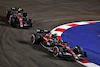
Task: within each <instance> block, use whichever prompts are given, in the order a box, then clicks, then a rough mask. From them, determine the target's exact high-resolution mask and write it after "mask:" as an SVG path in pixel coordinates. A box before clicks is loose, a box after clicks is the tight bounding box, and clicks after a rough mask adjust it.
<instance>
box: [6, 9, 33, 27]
mask: <svg viewBox="0 0 100 67" xmlns="http://www.w3.org/2000/svg"><path fill="white" fill-rule="evenodd" d="M6 18H7V20H8V25H11V26H12V27H20V28H23V27H32V23H33V21H32V20H31V19H28V17H27V13H23V9H22V8H14V7H12V8H11V11H6Z"/></svg>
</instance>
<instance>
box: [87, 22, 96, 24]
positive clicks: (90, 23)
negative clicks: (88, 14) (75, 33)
mask: <svg viewBox="0 0 100 67" xmlns="http://www.w3.org/2000/svg"><path fill="white" fill-rule="evenodd" d="M87 23H89V24H95V23H96V22H87Z"/></svg>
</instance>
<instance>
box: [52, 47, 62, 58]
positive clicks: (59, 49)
mask: <svg viewBox="0 0 100 67" xmlns="http://www.w3.org/2000/svg"><path fill="white" fill-rule="evenodd" d="M62 52H63V48H62V47H61V46H55V47H54V48H53V55H54V56H55V57H62V56H63V53H62Z"/></svg>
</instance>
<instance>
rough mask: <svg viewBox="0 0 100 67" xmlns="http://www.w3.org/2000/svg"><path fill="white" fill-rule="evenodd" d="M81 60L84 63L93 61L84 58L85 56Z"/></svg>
mask: <svg viewBox="0 0 100 67" xmlns="http://www.w3.org/2000/svg"><path fill="white" fill-rule="evenodd" d="M80 62H82V63H91V62H90V61H88V60H86V59H84V58H83V59H81V60H80Z"/></svg>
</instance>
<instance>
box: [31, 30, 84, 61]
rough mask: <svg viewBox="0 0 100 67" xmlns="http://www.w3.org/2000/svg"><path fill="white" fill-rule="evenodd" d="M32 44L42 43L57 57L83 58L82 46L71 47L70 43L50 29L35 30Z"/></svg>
mask: <svg viewBox="0 0 100 67" xmlns="http://www.w3.org/2000/svg"><path fill="white" fill-rule="evenodd" d="M31 40H32V44H40V45H42V47H44V48H46V49H47V50H48V51H50V52H53V55H54V56H55V57H57V56H59V57H63V58H66V59H68V60H69V59H70V60H81V58H82V48H81V47H79V46H76V47H75V48H70V47H69V46H68V43H64V42H63V41H62V40H59V39H58V37H57V35H56V34H50V31H49V30H35V31H34V33H33V34H32V36H31Z"/></svg>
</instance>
